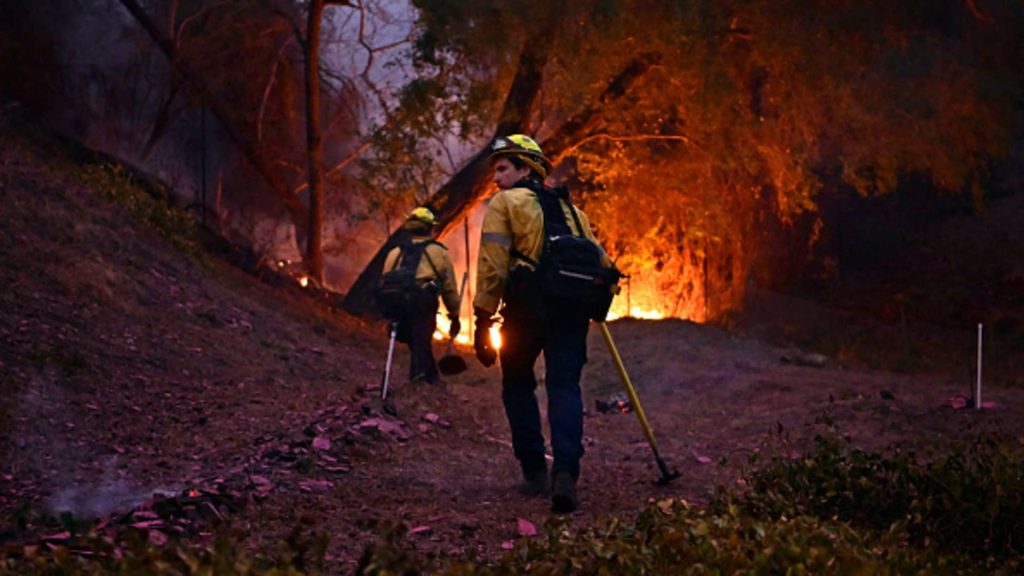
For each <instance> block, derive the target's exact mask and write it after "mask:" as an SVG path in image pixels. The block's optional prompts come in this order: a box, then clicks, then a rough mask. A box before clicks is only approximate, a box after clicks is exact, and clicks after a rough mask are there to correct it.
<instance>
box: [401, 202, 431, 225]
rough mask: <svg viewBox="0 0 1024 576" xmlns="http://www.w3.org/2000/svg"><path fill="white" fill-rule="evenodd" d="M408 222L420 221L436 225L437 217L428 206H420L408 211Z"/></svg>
mask: <svg viewBox="0 0 1024 576" xmlns="http://www.w3.org/2000/svg"><path fill="white" fill-rule="evenodd" d="M407 220H408V221H410V222H422V223H424V224H427V225H430V226H437V218H436V217H434V213H433V212H431V211H430V208H427V207H426V206H420V207H419V208H416V209H415V210H413V211H412V212H410V213H409V218H407Z"/></svg>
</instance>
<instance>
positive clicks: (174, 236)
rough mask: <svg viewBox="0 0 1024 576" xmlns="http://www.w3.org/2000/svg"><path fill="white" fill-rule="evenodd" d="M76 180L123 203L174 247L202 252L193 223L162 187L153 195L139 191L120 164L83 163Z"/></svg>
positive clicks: (190, 251)
mask: <svg viewBox="0 0 1024 576" xmlns="http://www.w3.org/2000/svg"><path fill="white" fill-rule="evenodd" d="M80 181H81V182H82V183H83V184H85V185H87V186H89V187H90V188H92V189H94V190H96V191H98V192H100V193H102V194H104V195H105V196H107V197H108V198H110V199H112V200H114V201H115V202H117V203H118V204H121V205H122V206H124V207H125V208H126V209H127V210H128V212H129V213H130V214H131V215H132V216H134V217H135V218H137V219H138V220H140V221H142V222H145V223H146V224H148V225H150V226H151V227H152V228H153V229H154V230H156V231H157V232H158V233H159V234H160V235H162V236H164V237H165V238H167V239H168V240H170V241H171V243H173V244H174V245H175V246H176V247H177V248H178V249H180V250H182V251H184V252H187V253H189V254H192V255H193V256H196V257H201V255H202V254H203V252H202V250H201V249H200V244H199V239H198V234H197V232H196V227H195V223H194V222H193V221H192V219H191V218H190V217H189V216H188V214H186V213H185V212H184V211H182V210H179V209H177V208H174V207H172V206H171V205H170V204H168V202H167V197H166V192H164V191H163V190H157V191H156V192H155V193H154V194H155V195H152V194H148V193H146V192H145V191H143V190H142V188H141V187H140V186H139V184H138V183H137V182H136V181H135V178H134V177H133V176H132V175H131V173H130V172H129V171H128V170H127V169H126V168H125V167H124V166H122V165H118V164H90V165H85V166H83V167H82V168H81V172H80Z"/></svg>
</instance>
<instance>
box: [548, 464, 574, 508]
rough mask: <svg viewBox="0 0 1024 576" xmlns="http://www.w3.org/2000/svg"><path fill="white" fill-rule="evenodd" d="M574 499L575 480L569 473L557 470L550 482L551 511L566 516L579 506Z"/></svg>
mask: <svg viewBox="0 0 1024 576" xmlns="http://www.w3.org/2000/svg"><path fill="white" fill-rule="evenodd" d="M579 504H580V503H579V500H577V498H576V478H574V477H573V475H572V474H571V473H570V472H567V471H565V470H559V471H558V472H555V474H554V478H553V479H552V480H551V511H552V512H554V513H556V514H568V513H569V512H572V511H573V510H575V509H576V507H577V506H579Z"/></svg>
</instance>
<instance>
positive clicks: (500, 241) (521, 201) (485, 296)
mask: <svg viewBox="0 0 1024 576" xmlns="http://www.w3.org/2000/svg"><path fill="white" fill-rule="evenodd" d="M559 203H560V204H561V206H562V212H563V213H564V214H565V222H566V223H567V224H568V225H569V229H570V230H572V232H573V234H576V235H577V236H579V235H580V230H577V227H576V220H575V219H574V218H573V217H572V213H571V212H570V211H569V210H570V208H569V204H568V203H567V202H566V201H565V200H559ZM575 210H576V214H577V215H578V216H579V219H580V224H581V225H582V227H583V230H582V233H583V235H584V236H586V237H587V238H589V239H590V240H592V241H593V242H594V243H595V244H597V240H596V239H595V238H594V233H593V232H592V231H591V230H590V221H589V220H587V215H586V214H584V213H583V211H582V210H580V209H579V208H575ZM512 248H515V250H516V251H517V252H519V253H520V254H523V255H524V256H527V257H528V258H530V259H532V260H533V261H534V262H536V261H538V260H539V259H540V253H541V250H543V248H544V212H543V211H542V209H541V207H540V202H539V201H538V200H537V198H536V196H535V195H534V192H533V191H532V190H530V189H529V188H519V187H517V188H508V189H505V190H502V191H500V192H498V193H497V194H495V195H494V198H492V199H491V203H490V205H488V206H487V212H485V213H484V224H483V228H482V229H481V231H480V250H479V256H478V257H477V268H476V296H475V297H474V298H473V307H474V308H479V309H481V310H484V311H486V312H489V313H491V314H494V313H495V312H497V310H498V306H499V305H500V303H501V300H502V298H503V297H504V295H505V283H506V281H507V280H508V275H509V271H511V270H512V268H514V267H515V266H517V265H519V264H523V265H526V266H531V267H532V265H531V264H530V263H529V262H526V261H525V260H522V259H520V258H515V257H513V256H512V255H511V254H510V249H512ZM605 264H606V265H608V266H611V261H610V260H609V259H608V258H607V256H605Z"/></svg>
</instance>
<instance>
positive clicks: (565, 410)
mask: <svg viewBox="0 0 1024 576" xmlns="http://www.w3.org/2000/svg"><path fill="white" fill-rule="evenodd" d="M491 163H492V167H493V169H494V182H495V184H497V185H498V188H499V192H498V193H497V194H496V195H495V196H494V197H493V198H492V199H491V201H490V204H489V205H488V206H487V211H486V213H485V215H484V221H483V228H482V230H481V236H480V251H479V258H478V262H477V290H476V297H475V298H474V301H473V308H474V313H475V317H476V329H475V331H474V346H475V349H476V356H477V358H478V359H479V360H480V362H481V363H482V364H483V365H484V366H491V365H493V364H494V362H495V360H496V359H497V358H498V357H499V356H500V359H501V382H502V389H501V398H502V402H503V404H504V407H505V414H506V416H507V417H508V422H509V427H510V428H511V431H512V446H513V451H514V453H515V457H516V459H517V460H518V461H519V465H520V467H521V469H522V474H523V484H522V491H523V492H524V493H526V494H529V495H543V494H547V493H548V490H549V488H550V494H551V505H552V506H551V507H552V511H554V512H556V513H566V512H571V511H573V510H575V509H576V507H577V506H578V500H577V496H576V481H577V479H578V478H579V473H580V458H581V457H582V456H583V401H582V397H581V393H580V376H581V373H582V370H583V365H584V363H586V360H587V329H588V327H589V319H588V317H587V312H586V311H584V310H579V309H575V308H574V307H573V306H547V307H545V306H544V302H543V299H544V297H543V295H542V294H541V289H540V287H539V286H538V284H539V279H538V278H537V275H536V274H535V273H534V272H535V268H536V263H537V262H538V261H539V260H540V257H541V251H542V248H543V246H544V237H545V217H544V214H545V213H547V214H549V215H552V216H554V217H549V218H547V220H549V222H548V223H547V229H548V234H549V235H557V234H569V233H572V234H576V235H580V234H581V233H582V234H583V235H585V236H586V237H587V238H590V239H591V240H593V233H592V232H591V230H590V224H589V223H588V221H587V219H586V216H585V215H584V214H583V213H582V212H578V218H579V223H580V225H579V227H582V230H578V229H577V225H576V220H575V218H574V217H573V216H572V213H571V212H570V209H571V208H570V204H569V203H568V201H567V200H568V196H567V194H565V192H564V189H562V190H555V189H551V188H548V187H546V186H545V185H544V179H545V178H546V177H547V173H548V171H549V170H550V169H551V164H550V162H549V161H548V160H547V158H545V157H544V154H543V152H542V151H541V148H540V146H538V145H537V143H536V142H534V141H533V139H531V138H530V137H529V136H525V135H522V134H514V135H511V136H507V137H504V138H498V139H497V140H495V142H494V143H493V145H492V148H491ZM560 194H564V199H563V198H562V197H560V196H559V195H560ZM559 213H560V215H561V216H562V217H561V218H559V217H558V215H559ZM595 243H596V242H595ZM499 306H500V313H501V318H502V327H501V348H500V351H496V350H495V349H494V347H493V345H492V343H491V340H490V338H489V337H488V335H489V330H490V328H491V326H492V325H493V323H494V315H495V313H496V312H498V311H499ZM542 351H543V352H544V361H545V367H546V378H545V385H546V386H547V396H548V422H549V425H550V430H551V451H552V453H553V455H554V461H553V463H552V467H551V476H550V484H549V483H548V473H547V461H546V459H545V451H544V435H543V432H542V430H541V420H540V411H539V408H538V405H537V397H536V393H535V390H536V388H537V380H536V378H535V376H534V372H533V367H534V363H535V362H536V360H537V357H538V356H539V355H540V353H541V352H542Z"/></svg>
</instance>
